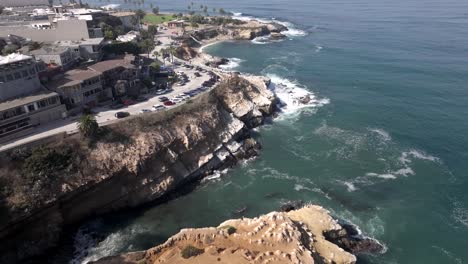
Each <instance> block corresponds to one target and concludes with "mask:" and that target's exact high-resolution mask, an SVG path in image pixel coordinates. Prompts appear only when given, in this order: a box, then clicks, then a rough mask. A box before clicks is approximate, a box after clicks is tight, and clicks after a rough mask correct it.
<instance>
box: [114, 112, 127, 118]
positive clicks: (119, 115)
mask: <svg viewBox="0 0 468 264" xmlns="http://www.w3.org/2000/svg"><path fill="white" fill-rule="evenodd" d="M127 116H130V113H129V112H117V113H115V117H116V118H125V117H127Z"/></svg>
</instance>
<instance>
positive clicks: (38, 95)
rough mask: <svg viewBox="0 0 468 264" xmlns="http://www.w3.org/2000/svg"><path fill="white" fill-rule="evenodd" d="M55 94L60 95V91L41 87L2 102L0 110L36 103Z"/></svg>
mask: <svg viewBox="0 0 468 264" xmlns="http://www.w3.org/2000/svg"><path fill="white" fill-rule="evenodd" d="M54 96H58V93H56V92H51V91H48V90H45V89H41V90H39V91H37V92H35V93H33V94H31V95H28V96H25V97H20V98H17V99H12V100H9V101H5V102H2V103H0V111H5V110H8V109H11V108H15V107H18V106H22V105H26V104H30V103H34V102H37V101H40V100H42V99H46V98H49V97H54Z"/></svg>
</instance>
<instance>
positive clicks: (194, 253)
mask: <svg viewBox="0 0 468 264" xmlns="http://www.w3.org/2000/svg"><path fill="white" fill-rule="evenodd" d="M343 230H344V227H343V226H341V225H340V224H339V223H338V221H336V220H335V219H333V218H332V217H331V216H330V215H329V213H328V211H326V210H325V209H323V208H322V207H320V206H315V205H309V206H306V207H304V208H301V209H299V210H294V211H290V212H272V213H269V214H267V215H263V216H260V217H257V218H253V219H249V218H243V219H236V220H228V221H226V222H224V223H222V224H220V225H219V226H218V227H215V228H199V229H183V230H181V231H180V232H179V233H178V234H176V235H174V236H173V237H171V238H169V239H168V240H167V242H165V243H164V244H162V245H159V246H157V247H154V248H151V249H149V250H146V251H141V252H133V253H127V254H123V255H120V256H113V257H106V258H103V259H101V260H98V261H96V262H93V263H95V264H121V263H126V264H142V263H145V264H153V263H154V264H156V263H171V264H183V263H225V264H247V263H270V264H284V263H291V264H299V263H304V264H305V263H336V264H351V263H356V257H355V256H354V255H353V254H351V253H349V252H347V251H345V250H344V249H343V248H340V247H338V246H337V245H336V244H334V243H332V242H331V241H329V240H327V238H326V235H325V234H327V233H330V232H342V231H343Z"/></svg>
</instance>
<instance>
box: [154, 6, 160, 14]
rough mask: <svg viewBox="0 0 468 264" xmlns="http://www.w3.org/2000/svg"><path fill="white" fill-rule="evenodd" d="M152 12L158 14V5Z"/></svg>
mask: <svg viewBox="0 0 468 264" xmlns="http://www.w3.org/2000/svg"><path fill="white" fill-rule="evenodd" d="M153 14H155V15H158V14H159V7H158V6H157V7H155V8H153Z"/></svg>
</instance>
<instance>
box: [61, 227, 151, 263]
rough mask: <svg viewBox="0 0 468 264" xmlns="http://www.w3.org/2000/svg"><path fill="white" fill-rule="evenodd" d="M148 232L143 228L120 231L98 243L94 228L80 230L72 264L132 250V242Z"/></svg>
mask: <svg viewBox="0 0 468 264" xmlns="http://www.w3.org/2000/svg"><path fill="white" fill-rule="evenodd" d="M147 231H148V230H146V229H145V228H143V227H141V226H132V227H131V228H127V229H123V230H119V231H117V232H114V233H111V234H109V235H108V236H107V237H106V238H105V239H104V240H102V241H101V242H99V243H97V242H96V240H95V238H93V228H91V229H89V227H84V228H83V229H81V228H80V230H78V232H77V234H76V235H75V242H74V247H75V253H74V258H73V260H71V261H70V263H71V264H86V263H88V262H91V261H96V260H98V259H100V258H103V257H106V256H112V255H115V254H117V253H119V252H121V251H122V250H131V249H132V245H131V241H132V240H133V239H134V237H135V236H137V235H138V234H142V233H146V232H147Z"/></svg>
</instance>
